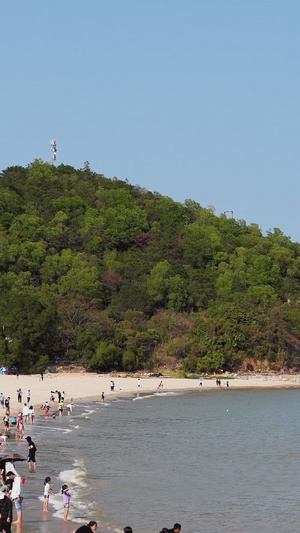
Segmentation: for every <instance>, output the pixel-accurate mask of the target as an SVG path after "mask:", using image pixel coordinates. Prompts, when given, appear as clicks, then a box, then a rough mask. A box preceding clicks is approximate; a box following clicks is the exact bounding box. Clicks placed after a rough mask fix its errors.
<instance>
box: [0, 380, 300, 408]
mask: <svg viewBox="0 0 300 533" xmlns="http://www.w3.org/2000/svg"><path fill="white" fill-rule="evenodd" d="M111 379H113V380H114V382H115V390H114V392H111V391H110V380H111ZM226 380H227V378H226V376H224V378H222V388H223V389H224V388H226ZM160 381H162V382H163V387H162V388H161V389H160V391H161V392H166V391H193V390H199V389H200V386H199V380H197V379H176V378H164V377H162V378H147V377H142V376H141V386H140V388H138V380H137V378H136V377H127V378H126V377H124V378H122V377H112V378H111V377H110V376H109V375H105V376H103V375H98V374H92V373H60V374H45V375H44V381H41V380H40V376H39V375H31V376H24V375H20V376H19V377H18V378H17V377H16V376H5V375H4V376H0V392H3V394H4V395H5V396H6V397H7V396H10V398H11V411H12V412H14V413H15V412H16V411H17V410H18V409H19V408H20V407H21V404H18V403H17V389H18V388H19V387H20V388H21V389H22V391H23V403H24V402H26V395H27V390H28V389H30V391H31V401H30V404H32V405H34V406H35V407H39V406H40V405H41V404H44V403H45V401H46V400H49V399H50V391H51V390H52V391H55V390H60V391H63V390H64V391H65V393H66V398H65V403H68V401H70V399H71V398H73V399H74V401H76V400H77V401H82V400H84V399H85V400H88V399H100V397H101V393H102V392H104V394H105V400H107V399H108V400H109V399H111V398H113V397H119V396H124V395H134V394H137V393H141V394H143V393H153V392H157V387H158V384H159V383H160ZM287 387H300V375H299V374H294V375H269V376H261V375H255V376H250V375H249V376H248V377H247V376H243V377H240V376H239V377H235V378H234V379H229V388H230V389H233V388H235V389H237V388H239V389H244V388H287ZM216 388H217V387H216V382H215V379H204V380H203V385H202V387H201V389H202V390H208V389H216ZM0 414H1V413H0ZM36 414H38V411H37V412H36Z"/></svg>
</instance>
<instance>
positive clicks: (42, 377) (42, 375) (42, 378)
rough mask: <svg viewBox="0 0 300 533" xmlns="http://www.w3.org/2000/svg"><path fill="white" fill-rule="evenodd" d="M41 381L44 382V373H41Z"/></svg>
mask: <svg viewBox="0 0 300 533" xmlns="http://www.w3.org/2000/svg"><path fill="white" fill-rule="evenodd" d="M41 381H44V372H41Z"/></svg>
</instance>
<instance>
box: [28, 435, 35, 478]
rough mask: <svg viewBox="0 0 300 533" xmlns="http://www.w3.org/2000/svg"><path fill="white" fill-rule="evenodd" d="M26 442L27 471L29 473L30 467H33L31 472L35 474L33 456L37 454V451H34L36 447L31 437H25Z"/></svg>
mask: <svg viewBox="0 0 300 533" xmlns="http://www.w3.org/2000/svg"><path fill="white" fill-rule="evenodd" d="M26 440H27V442H28V458H27V462H28V469H29V472H31V471H32V465H33V471H34V472H36V459H35V454H36V452H37V449H36V446H35V444H34V442H33V440H32V439H31V437H26Z"/></svg>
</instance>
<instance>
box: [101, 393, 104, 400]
mask: <svg viewBox="0 0 300 533" xmlns="http://www.w3.org/2000/svg"><path fill="white" fill-rule="evenodd" d="M101 398H102V403H104V392H102V394H101Z"/></svg>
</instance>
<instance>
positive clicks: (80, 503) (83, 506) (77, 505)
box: [49, 459, 98, 523]
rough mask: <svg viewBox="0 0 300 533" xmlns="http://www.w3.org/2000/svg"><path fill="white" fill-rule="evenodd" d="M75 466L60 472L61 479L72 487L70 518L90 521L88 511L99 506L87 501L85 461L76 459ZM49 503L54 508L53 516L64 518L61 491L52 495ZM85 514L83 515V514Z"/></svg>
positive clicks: (75, 520)
mask: <svg viewBox="0 0 300 533" xmlns="http://www.w3.org/2000/svg"><path fill="white" fill-rule="evenodd" d="M72 466H74V468H72V469H70V470H62V471H61V472H60V473H59V476H58V477H59V479H60V480H61V482H62V484H64V483H66V484H67V485H68V486H69V487H70V493H71V504H70V513H69V519H70V520H72V521H73V522H78V523H85V522H87V521H88V513H89V512H92V511H94V510H95V509H96V508H97V505H98V504H97V502H95V501H89V502H87V501H86V500H87V497H86V496H87V494H86V492H87V490H88V484H87V471H86V468H85V464H84V461H83V460H82V459H76V460H75V461H74V463H73V465H72ZM49 504H50V505H51V506H52V507H53V508H54V510H55V512H54V513H53V516H56V517H59V518H63V514H64V508H63V501H62V495H61V493H57V494H53V495H51V496H50V500H49ZM82 515H83V516H82Z"/></svg>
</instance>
